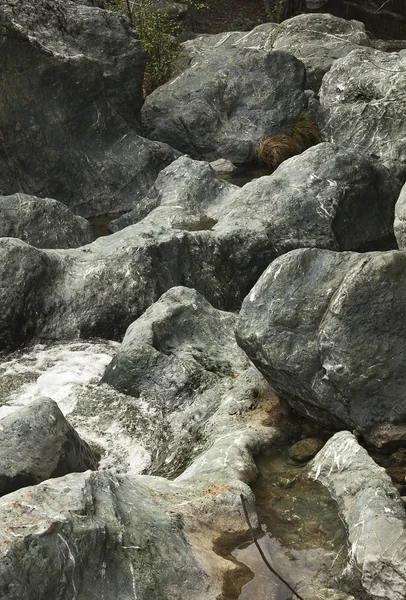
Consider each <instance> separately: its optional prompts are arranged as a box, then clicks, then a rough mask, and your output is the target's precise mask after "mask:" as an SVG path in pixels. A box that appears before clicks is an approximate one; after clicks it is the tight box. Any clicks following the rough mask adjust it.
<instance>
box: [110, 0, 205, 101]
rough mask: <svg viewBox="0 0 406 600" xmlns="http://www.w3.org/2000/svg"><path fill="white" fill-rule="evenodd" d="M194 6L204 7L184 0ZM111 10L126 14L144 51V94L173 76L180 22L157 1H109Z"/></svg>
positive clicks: (177, 53)
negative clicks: (145, 60)
mask: <svg viewBox="0 0 406 600" xmlns="http://www.w3.org/2000/svg"><path fill="white" fill-rule="evenodd" d="M186 2H187V3H188V4H190V5H193V7H194V8H195V9H198V10H199V9H201V8H204V6H205V5H204V4H202V3H200V2H198V1H197V0H186ZM109 7H110V9H112V10H118V11H119V12H122V13H124V14H127V15H128V17H129V19H130V22H131V25H132V26H133V27H134V28H135V30H136V31H137V33H138V35H139V38H140V42H141V44H142V47H143V48H144V50H145V51H146V53H147V65H146V68H145V75H144V95H145V96H147V95H148V94H150V93H151V92H153V91H154V90H155V89H156V88H157V87H159V86H160V85H162V84H164V83H166V82H167V81H169V79H170V78H171V77H172V74H173V70H174V67H175V63H176V60H177V58H178V57H179V55H180V53H181V51H182V48H181V46H180V44H179V42H178V41H177V38H178V36H179V34H180V32H181V31H182V28H183V26H182V24H181V23H180V22H179V21H177V20H176V19H175V18H174V17H173V16H171V14H170V12H169V11H168V10H167V9H165V8H162V5H161V3H160V1H159V0H111V1H110V5H109Z"/></svg>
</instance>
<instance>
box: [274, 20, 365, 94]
mask: <svg viewBox="0 0 406 600" xmlns="http://www.w3.org/2000/svg"><path fill="white" fill-rule="evenodd" d="M273 35H274V43H273V48H274V50H281V51H284V52H288V53H289V54H293V56H296V58H298V59H299V60H301V61H302V62H303V63H304V65H305V66H306V75H307V85H308V87H310V88H311V89H312V90H314V91H315V92H317V91H318V90H319V89H320V85H321V81H322V79H323V76H324V75H325V74H326V73H327V72H328V71H329V70H330V68H331V66H332V65H333V63H334V62H335V61H336V60H337V59H338V58H342V57H343V56H346V55H347V54H349V53H350V52H351V51H352V50H354V49H356V48H358V47H359V46H370V45H371V43H370V41H369V38H368V36H367V34H366V32H365V25H364V24H363V23H361V22H359V21H347V20H346V19H340V18H338V17H334V16H333V15H330V14H303V15H298V16H297V17H293V18H292V19H287V20H286V21H283V23H281V24H280V25H279V27H278V29H276V30H275V32H274V34H273Z"/></svg>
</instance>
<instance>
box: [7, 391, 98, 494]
mask: <svg viewBox="0 0 406 600" xmlns="http://www.w3.org/2000/svg"><path fill="white" fill-rule="evenodd" d="M97 463H98V460H97V457H96V455H95V454H94V453H93V452H92V450H91V449H90V448H89V446H88V445H87V444H86V442H84V441H83V440H81V439H80V437H79V436H78V434H77V433H76V431H75V430H74V429H73V427H71V425H69V423H68V421H67V420H66V419H65V417H64V416H63V414H62V413H61V411H60V410H59V408H58V405H57V404H56V402H54V401H53V400H49V399H47V398H44V399H41V400H36V401H35V402H32V403H31V404H29V405H28V406H27V407H26V408H20V409H19V410H17V411H15V412H14V413H12V414H11V415H9V416H7V417H4V418H3V419H0V495H1V496H4V494H8V493H10V492H13V491H14V490H17V489H19V488H21V487H26V486H29V485H34V484H36V483H40V482H41V481H44V480H45V479H49V478H50V477H60V476H61V475H66V474H67V473H71V472H76V471H78V472H79V471H86V470H87V469H96V468H97Z"/></svg>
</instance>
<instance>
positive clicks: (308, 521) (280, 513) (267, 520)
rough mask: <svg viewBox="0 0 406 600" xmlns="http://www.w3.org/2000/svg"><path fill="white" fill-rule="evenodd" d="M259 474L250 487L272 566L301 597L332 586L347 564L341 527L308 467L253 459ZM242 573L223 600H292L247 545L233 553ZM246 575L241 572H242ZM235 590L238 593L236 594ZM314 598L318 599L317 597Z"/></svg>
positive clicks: (273, 458)
mask: <svg viewBox="0 0 406 600" xmlns="http://www.w3.org/2000/svg"><path fill="white" fill-rule="evenodd" d="M257 466H258V469H259V472H260V475H259V477H258V479H257V480H256V482H255V483H254V484H253V485H252V486H251V487H252V489H253V492H254V494H255V498H256V505H257V512H258V516H259V519H260V523H261V529H262V531H263V534H262V536H261V534H260V535H258V541H259V543H260V545H261V548H262V549H263V550H264V553H265V555H266V556H267V558H268V560H269V561H270V563H271V565H272V566H273V567H274V568H275V569H276V571H277V572H278V573H279V574H280V575H281V576H282V577H283V578H284V579H285V580H286V581H288V582H289V583H290V585H291V586H292V587H293V588H294V589H295V590H296V591H298V592H299V593H303V594H306V595H309V594H311V593H314V594H316V592H317V590H318V589H320V588H325V587H335V585H336V583H337V580H339V578H340V576H341V574H342V572H343V569H344V568H345V565H346V563H347V554H348V548H347V542H346V531H345V527H344V525H343V523H342V521H341V520H340V518H339V516H338V509H337V505H336V503H335V502H334V501H333V500H332V499H331V497H330V495H329V494H328V492H327V491H326V489H325V488H324V487H323V486H322V485H321V484H320V483H318V482H315V481H312V480H309V479H308V478H307V476H306V467H300V466H295V465H293V464H289V462H288V461H287V460H286V458H285V457H284V456H283V455H282V454H280V455H277V456H275V455H272V454H264V455H262V456H260V457H258V459H257ZM230 558H232V559H233V561H237V562H238V564H239V565H240V567H242V570H241V569H240V571H239V573H238V575H237V577H238V578H239V582H238V583H239V585H236V583H237V582H236V581H235V580H234V581H228V582H226V584H225V587H224V599H227V600H234V599H235V600H237V599H238V600H253V599H255V600H290V598H292V592H290V591H289V589H288V588H287V587H286V586H285V585H284V584H283V583H282V582H281V581H280V580H279V579H278V578H277V577H276V576H275V575H273V574H272V573H271V572H270V571H269V570H268V568H267V567H266V565H265V563H264V562H263V560H262V559H261V557H260V555H259V553H258V550H257V548H256V547H255V545H254V543H253V542H251V541H249V542H245V543H243V544H241V545H238V546H237V547H236V548H233V549H232V551H231V557H230ZM244 566H245V575H244V576H242V575H241V573H242V571H244ZM236 589H237V590H238V591H237V593H236ZM315 597H317V596H315Z"/></svg>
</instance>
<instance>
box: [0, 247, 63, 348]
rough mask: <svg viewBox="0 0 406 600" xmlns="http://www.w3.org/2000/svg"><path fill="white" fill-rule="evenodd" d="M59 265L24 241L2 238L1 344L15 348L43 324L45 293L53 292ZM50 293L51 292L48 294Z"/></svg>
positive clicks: (0, 264)
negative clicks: (52, 284) (52, 285)
mask: <svg viewBox="0 0 406 600" xmlns="http://www.w3.org/2000/svg"><path fill="white" fill-rule="evenodd" d="M54 273H55V262H54V260H52V258H50V257H49V256H48V255H45V254H43V252H41V251H40V250H37V249H36V248H33V247H32V246H28V244H25V243H24V242H21V241H20V240H15V239H12V238H0V303H1V306H2V310H1V313H0V331H1V332H2V333H1V335H0V337H1V342H0V345H1V346H2V347H3V348H4V347H6V348H7V347H12V348H15V347H16V346H19V345H20V344H21V343H23V342H24V341H25V340H27V339H30V338H31V336H32V335H33V333H34V331H35V330H36V328H38V327H40V326H41V325H40V323H41V322H43V318H44V314H43V294H44V293H45V294H46V293H49V292H50V289H49V287H48V284H49V283H50V281H51V280H53V276H54ZM46 290H47V291H46Z"/></svg>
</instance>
